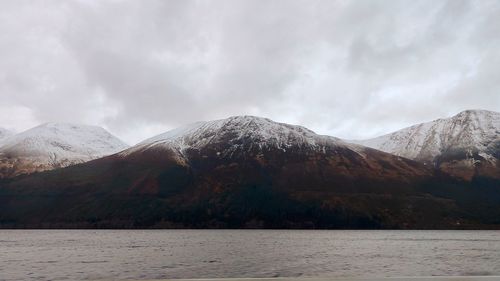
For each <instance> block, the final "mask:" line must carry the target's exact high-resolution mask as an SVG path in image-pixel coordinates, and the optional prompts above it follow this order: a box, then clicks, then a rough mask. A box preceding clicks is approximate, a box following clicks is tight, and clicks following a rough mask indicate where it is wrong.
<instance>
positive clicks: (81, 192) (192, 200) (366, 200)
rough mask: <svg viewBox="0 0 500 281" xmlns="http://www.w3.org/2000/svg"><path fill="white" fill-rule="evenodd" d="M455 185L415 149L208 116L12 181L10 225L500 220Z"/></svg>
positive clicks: (370, 224)
mask: <svg viewBox="0 0 500 281" xmlns="http://www.w3.org/2000/svg"><path fill="white" fill-rule="evenodd" d="M456 184H457V183H456V182H453V181H451V180H449V179H447V178H440V177H439V174H435V171H433V170H432V169H430V168H428V167H426V166H424V165H423V164H419V163H417V162H414V161H411V160H408V159H405V158H401V157H397V156H393V155H390V154H387V153H384V152H381V151H377V150H374V149H369V148H364V147H361V146H356V145H349V144H345V143H343V142H341V141H339V140H338V139H334V138H331V137H324V136H318V135H316V134H314V133H313V132H311V131H309V130H307V129H305V128H302V127H298V126H291V125H287V124H279V123H275V122H272V121H270V120H267V119H262V118H256V117H248V116H245V117H234V118H229V119H225V120H218V121H213V122H207V123H198V124H195V125H191V126H188V127H185V128H181V129H178V130H176V131H173V132H168V133H166V134H164V135H160V136H158V137H155V138H153V139H151V140H148V141H145V142H143V143H141V144H139V145H137V146H135V147H132V148H130V149H128V150H126V151H124V152H122V153H119V154H115V155H112V156H109V157H106V158H102V159H98V160H94V161H91V162H88V163H84V164H80V165H76V166H72V167H68V168H65V169H60V170H55V171H50V172H44V173H39V174H34V175H30V176H24V177H18V178H16V179H14V180H10V181H4V182H3V183H0V204H1V205H2V206H3V209H2V211H0V222H1V224H2V225H4V226H11V227H19V226H29V227H34V226H36V227H43V226H50V227H53V226H65V227H72V226H78V227H209V228H213V227H239V228H240V227H273V228H295V227H300V228H452V227H457V226H463V225H464V224H465V225H482V224H485V223H488V224H494V223H496V222H495V221H494V220H493V221H492V220H491V219H489V218H487V219H486V218H484V217H483V216H482V215H481V214H482V213H481V212H482V211H483V209H480V210H478V211H474V210H472V209H471V208H473V207H474V202H475V201H474V200H475V199H474V200H469V201H467V200H466V199H470V196H468V192H469V189H468V187H467V186H458V187H457V188H455V187H456V186H455V185H456ZM435 188H436V189H435ZM453 188H455V189H453ZM450 190H451V191H450ZM489 191H491V190H490V189H488V192H489ZM491 194H492V193H489V195H491ZM494 195H495V196H497V195H496V194H494ZM490 197H491V198H493V197H492V196H490ZM497 197H498V196H497ZM497 197H495V198H497ZM498 198H500V197H498ZM478 200H479V199H478ZM468 203H472V207H471V206H469V205H467V204H468ZM495 204H497V202H496V201H495V200H493V201H492V202H490V203H488V206H496V205H495ZM457 223H460V224H461V225H457Z"/></svg>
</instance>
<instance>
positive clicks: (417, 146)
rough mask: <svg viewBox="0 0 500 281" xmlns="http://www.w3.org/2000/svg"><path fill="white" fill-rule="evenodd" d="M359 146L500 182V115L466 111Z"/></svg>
mask: <svg viewBox="0 0 500 281" xmlns="http://www.w3.org/2000/svg"><path fill="white" fill-rule="evenodd" d="M356 143H358V144H362V145H365V146H369V147H372V148H375V149H379V150H382V151H385V152H388V153H392V154H395V155H398V156H403V157H406V158H409V159H414V160H417V161H420V162H423V163H426V164H428V165H433V166H435V167H438V168H440V169H441V170H443V171H445V172H447V173H449V174H451V175H454V176H458V177H461V178H464V179H468V180H470V179H471V178H472V177H474V176H484V177H494V178H500V160H499V159H500V113H498V112H493V111H486V110H466V111H463V112H460V113H459V114H457V115H455V116H453V117H451V118H445V119H437V120H434V121H432V122H428V123H422V124H418V125H414V126H411V127H408V128H405V129H402V130H399V131H396V132H393V133H390V134H387V135H383V136H380V137H377V138H374V139H369V140H364V141H357V142H356Z"/></svg>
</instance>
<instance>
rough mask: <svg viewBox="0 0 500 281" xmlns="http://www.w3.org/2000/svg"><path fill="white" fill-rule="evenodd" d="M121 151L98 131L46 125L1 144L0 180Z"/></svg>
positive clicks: (120, 145) (107, 135)
mask: <svg viewBox="0 0 500 281" xmlns="http://www.w3.org/2000/svg"><path fill="white" fill-rule="evenodd" d="M125 148H127V145H126V144H125V143H123V142H122V141H121V140H119V139H118V138H116V137H114V136H113V135H111V134H110V133H108V132H107V131H106V130H104V129H102V128H100V127H95V126H84V125H74V124H64V123H46V124H43V125H40V126H37V127H35V128H32V129H29V130H27V131H24V132H22V133H19V134H16V135H13V136H11V137H9V138H8V139H7V140H6V141H5V142H3V143H2V145H1V147H0V176H2V177H12V176H17V175H20V174H26V173H32V172H37V171H44V170H49V169H54V168H60V167H66V166H69V165H73V164H78V163H83V162H86V161H89V160H93V159H96V158H100V157H103V156H106V155H109V154H113V153H116V152H118V151H121V150H123V149H125Z"/></svg>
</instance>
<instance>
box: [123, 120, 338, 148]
mask: <svg viewBox="0 0 500 281" xmlns="http://www.w3.org/2000/svg"><path fill="white" fill-rule="evenodd" d="M222 145H223V146H224V149H222V147H221V146H222ZM336 145H347V144H345V143H343V142H342V141H341V140H340V139H337V138H334V137H330V136H321V135H317V134H316V133H314V132H313V131H311V130H309V129H307V128H304V127H301V126H296V125H290V124H285V123H278V122H274V121H272V120H270V119H267V118H262V117H255V116H233V117H229V118H227V119H221V120H215V121H208V122H196V123H193V124H190V125H187V126H184V127H180V128H177V129H174V130H171V131H168V132H166V133H164V134H160V135H158V136H155V137H153V138H150V139H147V140H145V141H143V142H141V143H139V144H138V145H136V146H134V147H132V148H130V149H128V150H126V151H124V152H122V154H123V155H127V154H130V153H133V152H136V151H141V150H146V149H150V148H161V147H164V148H170V149H174V150H176V151H178V152H180V153H181V154H182V153H183V151H184V150H186V149H200V148H203V147H206V146H219V147H220V148H221V151H219V152H218V155H221V156H224V155H230V154H232V153H234V152H235V151H237V150H242V149H243V150H252V149H258V150H267V149H270V148H277V149H280V150H282V151H286V150H287V149H288V148H290V147H292V146H294V147H303V148H311V149H315V150H321V149H325V148H326V147H331V146H336Z"/></svg>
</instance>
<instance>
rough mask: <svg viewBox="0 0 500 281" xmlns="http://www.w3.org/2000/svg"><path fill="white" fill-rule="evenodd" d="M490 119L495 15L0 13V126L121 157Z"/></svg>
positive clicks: (158, 7) (48, 6) (298, 7)
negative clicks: (176, 133) (78, 132)
mask: <svg viewBox="0 0 500 281" xmlns="http://www.w3.org/2000/svg"><path fill="white" fill-rule="evenodd" d="M471 108H481V109H489V110H494V111H500V1H487V0H481V1H459V0H451V1H436V0H432V1H413V0H408V1H399V0H398V1H396V0H395V1H387V0H380V1H372V0H362V1H361V0H360V1H330V0H328V1H312V0H304V1H291V0H283V1H268V0H248V1H238V0H227V1H223V0H213V1H186V0H178V1H165V0H159V1H149V0H136V1H90V0H82V1H67V0H63V1H42V0H40V1H21V0H12V1H1V2H0V126H2V127H6V128H10V129H15V130H17V131H20V130H23V129H27V128H29V127H32V126H34V125H37V124H39V123H42V122H48V121H56V122H76V123H86V124H95V125H100V126H103V127H105V128H106V129H108V130H109V131H111V132H112V133H114V134H115V135H117V136H119V137H121V138H122V139H124V140H125V141H126V142H128V143H129V144H133V143H135V142H137V141H140V140H142V139H144V138H147V137H150V136H153V135H155V134H157V133H161V132H163V131H166V130H168V129H171V128H174V127H176V126H179V125H183V124H186V123H190V122H193V121H198V120H211V119H218V118H225V117H228V116H231V115H244V114H250V115H258V116H264V117H269V118H271V119H273V120H276V121H281V122H287V123H292V124H300V125H303V126H306V127H308V128H310V129H312V130H314V131H316V132H317V133H321V134H329V135H334V136H337V137H342V138H347V139H360V138H368V137H374V136H376V135H380V134H383V133H388V132H390V131H393V130H396V129H400V128H402V127H405V126H408V125H411V124H414V123H418V122H424V121H430V120H432V119H435V118H439V117H446V116H451V115H453V114H455V113H458V112H459V111H461V110H464V109H471Z"/></svg>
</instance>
